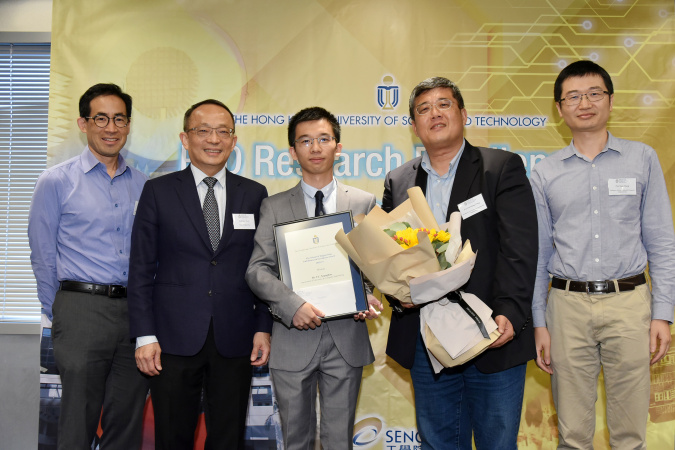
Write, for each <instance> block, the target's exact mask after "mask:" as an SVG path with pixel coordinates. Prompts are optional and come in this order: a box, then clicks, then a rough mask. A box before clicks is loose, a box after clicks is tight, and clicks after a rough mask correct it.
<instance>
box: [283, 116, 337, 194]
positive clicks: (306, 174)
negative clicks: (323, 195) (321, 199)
mask: <svg viewBox="0 0 675 450" xmlns="http://www.w3.org/2000/svg"><path fill="white" fill-rule="evenodd" d="M320 137H328V138H331V137H335V136H334V134H333V127H332V126H331V124H330V123H329V122H328V121H327V120H326V119H321V120H310V121H307V122H300V123H298V124H297V125H296V127H295V140H296V141H299V140H302V139H312V143H311V145H310V146H309V147H306V146H304V145H302V144H298V143H296V144H295V145H294V146H293V147H291V148H290V149H289V152H290V153H291V157H292V158H293V159H294V160H296V161H297V162H298V163H299V164H300V167H302V177H303V179H304V180H305V182H306V183H308V184H310V185H312V186H313V183H312V182H310V179H316V180H317V182H319V183H321V182H323V181H325V180H328V181H327V182H326V184H328V183H329V182H330V180H332V178H333V164H334V162H335V160H336V159H337V157H338V156H340V152H341V151H342V144H340V143H337V142H335V140H334V139H331V140H330V141H329V142H328V143H327V145H325V146H321V145H319V140H318V139H315V138H320ZM326 184H323V185H321V186H319V188H322V187H323V186H325V185H326ZM315 187H316V186H315Z"/></svg>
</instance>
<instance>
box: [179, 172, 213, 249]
mask: <svg viewBox="0 0 675 450" xmlns="http://www.w3.org/2000/svg"><path fill="white" fill-rule="evenodd" d="M177 180H178V184H177V185H176V193H177V196H178V199H179V200H180V202H181V204H182V205H183V208H185V213H186V214H187V216H188V219H189V220H190V222H192V225H193V226H194V227H195V229H196V230H197V234H198V235H199V236H200V237H201V239H202V241H203V242H204V244H205V245H206V246H207V247H208V248H211V241H210V240H209V232H208V230H207V229H206V220H205V219H204V212H203V211H202V205H201V204H200V203H199V194H198V193H197V183H196V182H195V177H194V176H193V175H192V169H190V166H188V167H187V168H185V169H184V170H182V171H181V172H179V174H178V177H177Z"/></svg>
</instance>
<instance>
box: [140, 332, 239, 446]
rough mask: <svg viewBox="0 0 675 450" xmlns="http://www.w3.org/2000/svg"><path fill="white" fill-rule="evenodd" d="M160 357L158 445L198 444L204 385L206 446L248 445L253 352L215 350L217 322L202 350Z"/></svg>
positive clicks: (154, 386)
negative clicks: (236, 355)
mask: <svg viewBox="0 0 675 450" xmlns="http://www.w3.org/2000/svg"><path fill="white" fill-rule="evenodd" d="M160 345H161V342H160ZM161 362H162V371H161V373H160V374H159V375H156V376H154V377H152V378H151V379H150V392H151V397H152V405H153V408H154V410H155V449H156V450H192V449H193V447H194V437H195V430H196V427H197V421H198V419H199V412H200V411H199V401H200V399H201V392H202V387H203V389H204V415H205V422H206V442H205V445H204V449H205V450H216V449H218V450H221V449H227V450H230V449H243V448H244V432H245V428H246V410H247V407H248V399H249V393H250V391H251V375H252V370H251V361H250V359H249V357H248V356H244V357H241V358H224V357H223V356H221V355H220V354H219V353H218V350H217V349H216V343H215V340H214V338H213V323H212V324H211V326H210V327H209V333H208V335H207V337H206V342H205V343H204V347H203V348H202V349H201V350H200V351H199V353H197V354H196V355H194V356H177V355H171V354H167V353H162V355H161Z"/></svg>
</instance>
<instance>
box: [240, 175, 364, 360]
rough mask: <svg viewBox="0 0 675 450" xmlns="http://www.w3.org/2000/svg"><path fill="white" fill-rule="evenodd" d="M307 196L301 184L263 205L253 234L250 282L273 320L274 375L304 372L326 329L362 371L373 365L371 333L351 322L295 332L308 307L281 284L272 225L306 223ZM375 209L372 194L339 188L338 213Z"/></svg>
mask: <svg viewBox="0 0 675 450" xmlns="http://www.w3.org/2000/svg"><path fill="white" fill-rule="evenodd" d="M302 196H303V192H302V188H301V186H300V183H298V185H297V186H295V187H294V188H292V189H289V190H288V191H285V192H280V193H278V194H276V195H273V196H271V197H268V198H266V199H264V200H263V202H262V205H261V207H260V222H259V224H258V229H257V231H256V233H255V243H254V248H253V254H252V255H251V261H250V263H249V266H248V270H247V271H246V281H247V282H248V285H249V286H250V287H251V290H252V291H253V292H254V293H255V294H256V295H257V296H258V297H259V298H260V299H261V300H263V301H264V302H266V303H267V304H268V305H269V307H270V311H271V312H272V316H273V317H274V318H275V320H274V325H273V327H272V353H271V355H270V362H269V365H270V367H271V368H272V369H281V370H288V371H300V370H302V369H304V368H305V367H307V365H308V364H309V362H310V361H311V359H312V356H314V353H315V352H316V349H317V347H318V346H319V340H320V338H321V330H322V328H323V327H328V328H329V329H330V333H331V336H332V337H333V341H335V345H336V346H337V348H338V351H339V352H340V354H341V355H342V357H343V358H344V360H345V361H346V362H347V364H349V365H350V366H352V367H362V366H365V365H367V364H370V363H372V362H373V361H374V359H375V357H374V356H373V350H372V348H371V347H370V340H369V338H368V328H367V327H366V324H365V323H364V322H363V321H355V320H354V318H353V317H346V318H344V319H335V320H329V321H327V322H324V323H323V324H322V325H321V326H320V327H317V328H316V329H314V330H311V329H310V330H298V329H297V328H295V327H293V325H292V322H293V316H294V315H295V312H296V311H297V310H298V308H300V306H302V304H303V303H305V301H304V300H303V299H302V298H301V297H300V296H298V295H297V294H296V293H295V292H293V291H292V290H291V289H289V288H288V287H287V286H286V285H285V284H284V283H283V282H282V281H280V280H279V266H278V262H277V253H276V245H275V242H274V230H273V225H274V224H277V223H283V222H289V221H292V220H297V219H305V218H307V210H306V208H305V202H304V200H303V197H302ZM374 206H375V196H374V195H373V194H370V193H368V192H365V191H362V190H360V189H356V188H353V187H350V186H346V185H344V184H342V183H340V182H338V183H337V211H338V212H340V211H347V210H351V211H352V214H353V215H357V214H365V213H367V212H368V211H370V210H371V209H372V208H373V207H374Z"/></svg>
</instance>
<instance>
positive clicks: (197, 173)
mask: <svg viewBox="0 0 675 450" xmlns="http://www.w3.org/2000/svg"><path fill="white" fill-rule="evenodd" d="M190 170H192V176H193V177H194V178H195V185H197V186H199V183H201V182H202V181H204V178H207V177H208V175H207V174H205V173H204V172H202V171H201V170H199V169H198V168H197V167H196V166H195V165H194V164H190ZM226 172H227V169H226V168H225V167H223V168H222V169H220V171H219V172H218V173H217V174H215V175H214V176H213V178H215V179H216V180H218V183H220V185H221V186H222V187H225V173H226Z"/></svg>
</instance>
